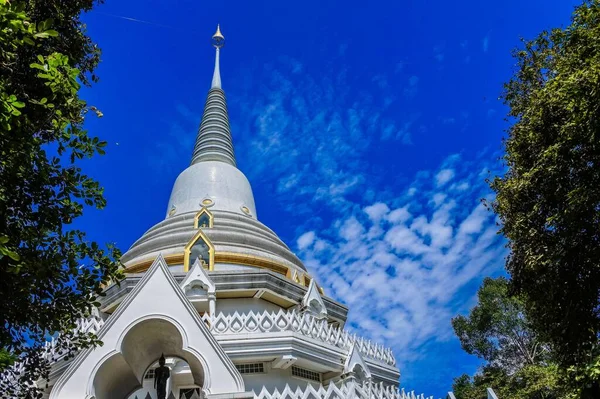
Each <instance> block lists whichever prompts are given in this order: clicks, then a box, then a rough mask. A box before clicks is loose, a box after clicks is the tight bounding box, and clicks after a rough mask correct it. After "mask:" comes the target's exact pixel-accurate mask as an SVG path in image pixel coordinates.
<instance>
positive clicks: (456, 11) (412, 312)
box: [78, 0, 577, 396]
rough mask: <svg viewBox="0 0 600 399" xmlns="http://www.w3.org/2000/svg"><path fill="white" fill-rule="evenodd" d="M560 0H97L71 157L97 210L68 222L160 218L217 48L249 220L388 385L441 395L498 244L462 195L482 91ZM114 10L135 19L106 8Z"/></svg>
mask: <svg viewBox="0 0 600 399" xmlns="http://www.w3.org/2000/svg"><path fill="white" fill-rule="evenodd" d="M576 3H577V2H576V1H571V0H561V1H550V2H549V1H547V0H546V1H542V0H526V1H522V0H521V1H514V0H506V1H500V2H485V1H472V0H469V1H467V0H465V1H461V2H448V1H437V0H436V1H428V2H425V1H370V2H355V1H344V2H341V1H337V2H336V1H312V0H305V1H303V2H282V1H262V2H261V1H258V2H257V1H254V2H249V1H244V2H233V1H223V2H200V1H191V0H171V1H159V0H143V1H142V0H121V1H118V2H117V1H115V0H112V1H110V0H109V1H107V3H106V4H104V5H103V6H101V7H98V8H97V9H96V10H94V11H92V12H91V13H90V14H88V15H87V16H86V17H85V20H86V22H87V24H88V30H89V33H90V34H91V36H92V37H93V38H94V39H95V40H96V41H97V42H98V43H99V45H100V47H101V48H102V49H103V56H102V63H101V65H100V67H99V69H98V74H99V75H100V78H101V81H100V83H99V84H97V85H95V86H94V87H93V88H92V89H85V90H84V93H83V95H84V97H85V98H86V99H87V100H88V102H89V103H90V104H92V105H95V106H97V107H98V108H100V109H101V110H102V112H103V113H104V117H103V118H102V119H90V120H89V121H88V123H87V125H88V127H89V130H90V132H91V133H92V134H94V135H98V136H100V137H101V138H103V139H105V140H107V141H108V142H109V146H108V148H107V152H108V154H107V155H106V156H104V157H101V158H98V159H94V160H91V161H87V163H86V164H85V165H84V167H85V170H86V171H87V172H88V173H89V174H91V175H92V176H94V177H96V178H98V179H99V180H100V181H101V182H102V183H103V185H104V187H105V189H106V197H107V199H108V207H107V208H106V209H105V210H104V211H101V212H99V211H94V210H91V211H89V212H88V213H87V214H86V215H85V216H84V217H83V218H82V219H81V220H80V221H78V226H79V227H83V228H84V229H86V230H88V231H89V234H90V237H91V238H93V239H95V240H98V241H101V242H107V241H111V242H116V243H117V244H118V245H119V246H120V247H121V248H122V249H123V250H126V249H127V248H128V247H129V246H130V245H131V244H132V242H133V241H134V240H135V239H137V238H138V237H140V236H141V234H142V233H143V232H144V231H145V230H146V229H148V228H149V227H151V226H152V225H153V224H155V223H157V222H158V221H160V220H161V219H162V218H163V217H164V214H165V211H166V206H167V201H168V197H169V194H170V190H171V187H172V184H173V182H174V181H175V178H176V177H177V175H178V174H179V172H181V171H182V170H183V169H184V168H185V167H186V166H187V165H188V163H189V160H190V157H191V153H192V146H193V141H194V138H195V135H196V129H197V127H198V124H199V122H200V116H201V113H202V108H203V104H204V101H205V98H206V93H207V90H208V88H209V86H210V81H211V76H212V67H213V57H214V51H213V49H212V47H211V46H210V36H211V35H212V33H213V32H214V29H215V25H216V23H217V22H219V23H221V27H222V31H223V34H224V35H225V37H226V40H227V44H226V46H225V48H224V49H223V52H222V57H221V74H222V79H223V88H224V90H225V92H226V94H227V97H228V105H229V112H230V118H231V125H232V132H233V139H234V144H235V149H236V154H237V159H238V166H239V168H240V169H241V170H242V171H243V172H244V173H245V174H246V175H247V176H248V178H249V180H250V182H251V183H252V186H253V190H254V195H255V199H256V203H257V213H258V217H259V219H260V220H261V221H262V222H263V223H265V224H266V225H267V226H269V227H271V228H272V229H273V230H274V231H276V232H277V233H278V234H279V236H280V237H281V238H282V239H283V240H284V241H285V242H286V243H287V244H288V245H289V246H290V247H291V248H292V250H294V251H295V252H296V253H297V254H298V255H299V256H300V257H301V258H302V259H303V260H304V261H305V263H306V265H307V266H308V268H309V270H310V271H311V273H312V274H313V275H315V276H316V278H317V280H318V282H319V283H320V284H321V285H322V286H323V287H324V289H325V291H326V293H327V294H328V295H331V296H333V297H334V298H336V299H338V300H340V301H342V302H344V303H346V304H347V305H349V306H350V313H349V323H348V326H349V328H351V329H353V330H355V331H357V332H359V333H361V334H363V335H366V336H368V337H370V338H373V339H375V340H379V341H381V342H384V343H385V344H386V345H388V346H391V347H393V348H394V352H395V354H396V357H397V359H398V363H399V367H400V371H401V373H402V378H401V384H402V386H403V387H405V388H407V389H408V390H412V389H414V390H416V391H418V392H424V393H426V394H432V395H436V396H442V395H444V393H445V392H447V391H448V390H449V389H450V387H451V383H452V378H453V377H456V376H458V375H460V374H462V373H465V372H466V373H473V372H474V371H475V370H476V369H477V367H478V364H479V363H478V361H477V359H475V358H473V357H471V356H468V355H466V354H465V353H464V352H462V350H461V349H460V345H459V343H458V342H457V340H456V339H455V338H454V336H453V334H452V330H451V326H450V319H451V317H453V316H454V315H456V314H458V313H460V312H463V313H464V312H467V311H468V309H469V307H470V306H472V305H473V303H474V302H473V300H474V295H475V292H476V290H477V288H478V286H479V284H480V282H481V280H482V278H483V277H485V276H488V275H498V274H500V273H502V268H503V257H504V255H505V252H504V249H503V242H502V240H501V239H500V238H499V237H498V236H497V235H496V234H495V232H496V226H495V220H494V217H493V215H491V214H490V213H489V212H487V211H486V210H485V209H484V208H483V206H482V205H481V204H480V199H481V198H484V197H488V196H489V195H490V192H489V189H488V188H487V186H486V184H485V181H484V179H485V177H487V176H488V173H489V171H491V173H494V172H497V171H499V170H500V168H501V166H500V165H499V163H498V161H497V158H498V156H499V155H500V154H501V149H502V148H501V139H502V136H503V134H504V130H505V129H506V126H507V125H506V122H505V121H504V118H505V114H506V109H505V107H504V106H503V105H502V104H501V102H500V101H499V100H498V96H499V95H500V93H501V90H502V83H503V82H505V81H506V80H508V79H509V77H510V76H511V72H512V70H513V68H514V61H513V60H512V58H511V55H510V52H511V49H512V48H514V47H515V46H517V45H518V44H519V38H520V37H526V38H531V37H533V36H534V35H535V34H536V33H537V32H539V31H541V30H542V29H547V28H551V27H556V26H564V25H565V24H566V23H568V20H569V16H570V13H571V11H572V9H573V7H574V5H575V4H576ZM117 16H125V17H131V18H135V19H139V20H143V21H149V22H151V23H150V24H149V23H140V22H133V21H130V20H126V19H123V18H119V17H117Z"/></svg>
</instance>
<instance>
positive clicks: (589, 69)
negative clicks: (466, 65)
mask: <svg viewBox="0 0 600 399" xmlns="http://www.w3.org/2000/svg"><path fill="white" fill-rule="evenodd" d="M515 57H516V60H517V70H516V73H515V75H514V77H513V78H512V79H511V80H510V81H509V83H507V84H506V87H505V93H504V100H505V103H506V104H507V105H508V107H509V108H510V110H509V117H510V118H511V119H512V121H513V122H514V123H513V124H512V126H511V127H510V128H509V130H508V137H507V139H506V141H505V149H506V151H505V155H504V161H505V163H506V166H507V171H506V173H505V175H504V176H501V177H497V178H495V179H494V180H493V181H492V182H491V187H492V189H493V190H494V191H495V193H496V198H495V200H494V201H493V203H492V204H491V205H492V208H493V210H494V211H495V212H496V213H497V214H498V216H499V218H500V220H501V222H502V227H501V232H502V233H503V234H504V236H506V237H507V238H508V246H509V248H510V256H509V257H508V259H507V264H506V266H507V269H508V271H509V273H510V275H511V281H512V284H513V287H514V289H515V290H516V292H517V293H518V294H519V295H522V297H523V299H524V302H525V304H526V307H527V313H528V315H529V317H530V319H531V321H532V322H533V324H534V327H535V330H536V331H538V332H539V333H540V334H542V335H543V337H544V339H545V340H548V341H549V342H550V343H551V344H552V346H553V349H554V351H555V355H556V358H557V359H558V361H559V362H560V364H561V365H562V366H563V367H569V366H574V367H580V366H582V365H585V364H592V363H593V362H595V359H596V353H597V346H598V337H599V333H600V306H599V305H600V302H599V301H600V1H598V0H586V1H584V3H583V4H582V5H581V6H579V7H578V8H576V10H575V12H574V14H573V18H572V21H571V24H570V25H569V26H568V27H566V28H565V29H554V30H552V31H550V32H542V33H541V34H540V35H539V36H538V37H537V38H535V39H534V40H531V41H527V42H525V43H524V47H523V48H522V49H519V50H517V51H516V52H515ZM598 394H600V391H598Z"/></svg>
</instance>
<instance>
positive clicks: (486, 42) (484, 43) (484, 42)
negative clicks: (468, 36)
mask: <svg viewBox="0 0 600 399" xmlns="http://www.w3.org/2000/svg"><path fill="white" fill-rule="evenodd" d="M481 47H482V48H483V52H484V53H487V51H488V48H489V47H490V36H489V35H486V36H485V37H484V38H483V40H482V41H481Z"/></svg>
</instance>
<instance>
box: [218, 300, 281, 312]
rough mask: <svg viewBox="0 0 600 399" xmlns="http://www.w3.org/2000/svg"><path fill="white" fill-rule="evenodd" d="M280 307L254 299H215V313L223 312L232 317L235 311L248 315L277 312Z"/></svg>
mask: <svg viewBox="0 0 600 399" xmlns="http://www.w3.org/2000/svg"><path fill="white" fill-rule="evenodd" d="M280 309H281V307H279V306H277V305H275V304H274V303H271V302H267V301H264V300H262V299H256V298H236V299H217V313H220V312H223V313H224V314H225V315H232V314H234V313H235V312H236V311H237V312H238V313H240V314H241V313H248V312H250V311H253V312H254V313H256V312H264V311H265V310H267V311H269V312H277V311H279V310H280Z"/></svg>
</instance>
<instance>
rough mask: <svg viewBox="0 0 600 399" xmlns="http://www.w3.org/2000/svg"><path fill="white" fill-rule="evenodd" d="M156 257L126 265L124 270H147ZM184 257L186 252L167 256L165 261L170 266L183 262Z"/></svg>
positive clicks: (129, 271) (133, 271)
mask: <svg viewBox="0 0 600 399" xmlns="http://www.w3.org/2000/svg"><path fill="white" fill-rule="evenodd" d="M155 259H156V257H154V258H152V259H148V260H143V261H141V262H139V263H136V264H133V265H131V266H128V267H126V268H125V270H124V271H125V273H139V272H145V271H146V270H148V269H149V268H150V266H152V263H154V260H155ZM183 259H184V254H175V255H167V256H165V262H167V265H168V266H171V265H178V264H181V263H183Z"/></svg>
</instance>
